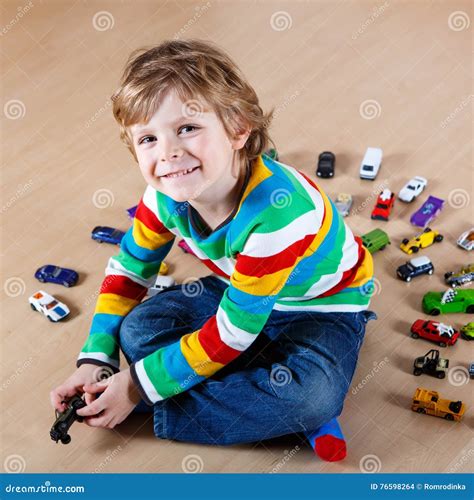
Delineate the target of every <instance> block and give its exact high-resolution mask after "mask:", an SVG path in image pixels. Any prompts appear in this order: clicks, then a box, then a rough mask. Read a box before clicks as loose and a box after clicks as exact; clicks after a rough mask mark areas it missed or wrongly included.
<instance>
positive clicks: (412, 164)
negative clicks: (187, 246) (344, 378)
mask: <svg viewBox="0 0 474 500" xmlns="http://www.w3.org/2000/svg"><path fill="white" fill-rule="evenodd" d="M471 5H472V4H471V2H469V1H468V0H466V1H462V0H451V1H444V2H443V1H441V2H439V1H433V2H431V1H411V2H410V1H408V2H397V1H393V0H387V1H386V2H385V3H383V2H382V0H381V1H380V2H373V1H371V0H370V1H358V2H355V1H353V2H342V1H339V2H338V1H332V0H331V1H329V0H328V1H317V0H309V1H297V2H296V1H294V2H292V1H281V2H280V1H279V2H271V1H269V2H262V1H243V0H240V1H239V0H238V1H234V2H231V1H230V0H229V1H216V0H210V1H209V2H207V3H206V2H205V1H204V0H203V1H202V2H198V1H189V2H186V1H180V2H178V1H175V0H170V1H151V0H138V1H131V0H122V1H118V0H117V1H106V0H101V1H94V0H88V1H81V0H77V1H73V0H51V1H46V0H43V1H40V0H34V1H32V2H30V3H28V2H27V1H26V0H25V1H24V2H20V3H19V2H17V1H12V0H4V1H3V2H2V3H1V4H0V13H1V31H0V34H1V36H0V42H1V52H0V56H1V96H2V107H3V111H4V113H3V116H2V141H1V148H2V149H1V167H2V179H1V185H2V202H1V205H2V208H1V228H2V248H1V251H2V283H3V293H2V314H1V318H2V331H1V341H2V345H1V384H2V385H1V390H0V398H1V399H0V401H1V426H0V427H1V450H2V451H1V457H0V460H1V463H2V464H4V468H5V469H6V470H15V469H17V470H25V471H26V472H92V471H98V472H181V471H183V470H184V471H189V470H202V471H204V472H272V471H278V472H282V473H287V472H307V473H313V472H359V471H368V472H370V471H381V472H402V471H404V472H422V471H425V472H448V471H455V472H467V471H468V470H469V469H470V468H471V467H472V450H473V441H472V438H473V434H472V429H473V423H474V409H473V405H472V397H471V401H470V404H469V406H470V408H468V411H467V414H466V416H465V418H464V420H463V422H461V423H451V422H447V421H445V420H442V419H437V418H434V417H429V416H424V415H418V414H416V413H413V412H412V411H411V410H410V399H411V397H412V395H413V392H414V390H415V389H416V387H417V386H423V387H426V388H430V389H435V390H439V391H440V392H441V395H442V397H448V398H452V399H463V400H465V401H468V400H469V396H472V382H471V383H470V384H469V385H468V384H467V382H466V379H465V375H464V373H465V368H466V367H467V366H468V363H470V362H472V361H474V356H473V351H472V345H469V344H468V343H467V342H466V341H464V340H462V341H459V342H458V343H457V345H455V346H454V347H451V348H446V349H442V353H443V355H445V356H446V357H448V358H449V359H450V365H451V367H454V368H455V370H457V373H454V375H457V376H456V377H455V376H452V377H450V379H449V380H448V378H447V379H445V380H438V379H435V378H432V377H428V376H426V375H424V376H421V377H419V378H415V377H414V376H413V375H412V373H411V369H412V363H413V359H414V357H416V356H420V355H422V354H424V353H425V352H427V351H428V350H429V349H431V348H433V347H436V346H434V345H431V344H429V343H427V342H425V341H423V340H418V341H416V340H413V339H411V338H410V336H409V333H408V332H409V326H410V324H411V322H413V321H414V320H415V319H417V318H420V317H425V316H424V315H423V313H422V312H421V298H422V296H423V294H424V293H425V292H427V291H429V290H444V289H445V285H444V281H443V274H444V272H446V271H448V270H455V269H457V268H459V267H460V266H461V265H463V264H467V263H469V260H472V256H471V255H469V254H468V253H467V252H466V251H464V250H462V249H460V248H458V247H457V246H456V243H455V242H456V239H457V237H458V236H459V234H460V233H461V232H463V231H465V230H466V229H468V228H469V227H471V226H472V225H473V224H472V223H473V216H472V215H473V213H472V207H473V205H472V199H471V198H472V183H473V170H472V59H471V57H472V53H471V37H472V24H473V23H474V19H473V12H472V7H471ZM174 36H178V37H200V38H205V39H210V40H213V41H215V42H217V43H219V44H220V45H221V46H222V47H223V48H224V49H226V50H227V51H229V53H230V54H231V55H232V56H233V57H234V58H235V59H236V61H237V62H238V64H239V65H240V66H241V67H242V69H243V70H244V72H245V73H246V75H247V76H248V78H249V79H250V81H251V82H252V83H253V85H254V86H255V88H256V90H257V92H258V94H259V95H260V98H261V102H262V105H263V107H264V108H265V109H268V108H270V107H272V106H273V107H275V120H274V124H273V126H272V129H271V132H272V135H273V137H274V139H275V141H276V144H277V146H278V149H279V151H280V153H281V159H282V161H283V162H285V163H287V164H289V165H292V166H295V167H297V168H299V169H301V170H303V171H304V172H306V173H307V174H309V175H310V176H312V177H313V178H315V177H314V173H315V172H314V170H315V163H316V158H317V155H318V154H319V153H320V152H321V151H323V150H331V151H334V152H335V153H336V155H337V163H336V175H335V178H334V179H331V180H321V181H320V183H321V185H322V187H323V188H324V189H325V190H326V191H327V192H328V194H329V195H331V196H335V195H336V194H337V192H339V191H345V192H350V193H352V194H353V196H354V198H355V202H354V212H355V213H354V214H352V215H351V216H350V217H349V218H348V219H347V221H348V223H349V225H350V227H351V228H352V229H353V231H354V232H355V233H356V234H363V233H365V232H367V231H368V230H370V229H372V228H374V227H381V228H383V229H384V230H386V231H387V232H388V233H389V235H390V237H391V240H392V245H391V246H390V247H388V248H387V249H386V250H385V251H383V252H379V253H378V254H376V255H375V267H376V295H375V297H374V299H373V302H372V309H374V310H375V311H376V312H377V314H378V316H379V319H378V321H376V322H371V323H370V324H369V327H368V331H367V336H366V341H365V344H364V347H363V349H362V353H361V358H360V363H359V366H358V369H357V372H356V374H355V377H354V381H353V386H352V388H351V390H350V392H349V394H348V397H347V401H346V405H345V408H344V412H343V414H342V417H341V422H342V425H343V428H344V431H345V435H346V438H347V441H348V447H349V454H348V457H347V459H346V460H345V461H344V462H343V463H337V464H328V463H323V462H321V461H319V460H318V459H317V458H316V457H314V456H313V454H312V451H311V450H310V449H309V448H308V447H307V446H306V445H305V443H304V442H302V440H301V439H300V437H299V436H297V435H293V436H285V437H282V438H279V439H276V440H272V441H270V442H263V443H258V444H255V445H245V446H244V445H242V446H234V447H229V448H224V447H210V446H197V445H190V444H185V443H176V442H168V441H163V440H158V439H156V438H155V437H154V435H153V430H152V421H151V418H150V417H149V416H144V415H136V416H133V417H132V418H130V419H129V421H127V422H126V423H124V424H122V425H120V426H119V427H117V428H116V429H114V430H113V431H110V430H104V429H91V428H89V427H86V426H83V425H79V424H76V425H74V426H73V428H72V439H73V440H72V443H71V444H70V445H68V446H62V445H60V444H58V445H54V443H52V442H51V440H50V438H49V429H50V427H51V424H52V422H53V416H54V415H53V411H52V409H51V407H50V403H49V397H48V394H49V391H50V389H51V388H53V387H54V386H56V385H57V384H59V383H61V382H63V381H64V380H65V378H66V377H67V376H68V375H70V373H71V372H72V371H73V370H74V363H75V359H76V356H77V354H78V352H79V350H80V348H81V346H82V344H83V342H84V339H85V338H86V336H87V333H88V329H89V325H90V321H91V317H92V313H93V309H94V304H95V299H96V296H97V289H98V287H99V285H100V283H101V281H102V279H103V275H104V267H105V264H106V262H107V259H108V258H109V256H111V255H112V254H114V253H115V252H116V251H117V248H116V247H112V246H110V245H98V244H97V243H95V242H94V241H92V240H91V239H90V231H91V229H92V228H93V227H94V226H95V225H110V226H115V227H118V228H121V229H123V230H126V229H127V227H128V226H129V221H128V219H127V217H126V213H125V209H126V208H128V207H130V206H132V205H134V204H136V202H137V201H138V199H139V198H140V196H141V194H142V192H143V190H144V187H145V186H144V181H143V180H142V178H141V176H140V173H139V170H138V167H137V165H136V164H134V162H133V159H132V157H131V156H130V154H129V153H128V151H127V150H126V149H125V147H124V146H123V145H122V144H121V143H120V141H119V138H118V128H117V127H116V125H115V123H114V121H113V117H112V113H111V109H110V103H109V96H110V95H111V93H112V91H113V90H114V88H115V86H116V85H117V83H118V80H119V77H120V75H121V70H122V67H123V65H124V63H125V60H126V58H127V56H128V54H129V53H130V52H131V50H133V49H135V48H137V47H141V46H143V45H150V44H156V43H158V42H160V41H161V40H163V39H165V38H171V37H174ZM368 146H375V147H381V148H382V149H383V151H384V161H383V166H382V168H381V171H380V174H379V177H378V178H377V180H376V181H375V182H374V183H371V182H370V181H362V180H360V179H359V178H358V167H359V164H360V161H361V159H362V155H363V153H364V151H365V149H366V148H367V147H368ZM414 175H423V176H425V177H427V178H428V180H429V186H428V189H427V191H426V192H425V193H424V194H423V195H422V196H421V198H420V199H419V200H417V201H416V202H415V203H414V204H412V205H404V204H402V203H401V202H399V201H397V202H396V205H395V209H394V213H393V217H392V219H391V220H390V221H389V222H386V223H384V222H374V221H372V220H371V219H370V211H371V209H372V207H373V205H374V202H375V199H376V196H377V193H378V191H379V189H380V185H381V183H383V182H384V181H385V180H386V182H387V185H388V187H390V188H391V189H392V190H394V191H398V190H399V189H400V188H401V187H402V186H403V184H404V183H405V182H406V181H407V180H408V179H409V178H410V177H412V176H414ZM427 194H433V195H435V196H439V197H441V198H443V199H445V200H446V204H445V208H444V210H443V212H442V213H441V215H440V216H439V217H438V219H437V220H436V222H435V223H434V224H433V227H434V228H436V229H438V230H440V231H441V232H442V233H443V234H444V236H445V239H444V241H443V242H442V243H440V244H436V245H434V246H433V247H431V248H428V249H426V250H424V251H423V252H422V254H423V255H427V256H429V257H430V258H431V259H432V261H433V263H434V265H435V267H436V273H435V274H434V275H433V276H430V277H428V276H425V277H421V278H418V279H416V280H415V281H414V282H412V283H411V284H405V283H402V282H401V281H399V280H397V279H396V278H395V274H394V273H395V269H396V267H397V266H398V265H400V264H402V263H403V262H404V261H405V260H406V258H407V256H406V255H405V254H404V253H403V252H402V251H401V250H400V249H399V248H398V245H399V243H400V241H401V239H402V238H404V237H408V236H412V235H414V234H415V233H416V229H415V228H414V227H413V226H411V225H410V223H409V216H410V214H411V213H412V212H413V211H414V210H415V209H416V208H418V207H419V206H420V205H421V203H422V202H423V201H424V199H426V196H427ZM167 261H168V262H169V263H170V264H171V273H172V275H173V276H174V277H175V278H176V279H177V280H178V281H180V280H183V279H185V278H189V277H190V276H192V277H196V278H197V277H199V276H204V275H206V274H208V272H206V269H205V268H204V267H203V266H202V265H201V264H200V263H199V262H197V261H196V260H195V259H194V258H193V257H192V256H189V255H185V254H183V253H182V252H181V251H180V250H179V249H176V248H174V249H173V250H172V252H171V254H170V255H169V258H168V259H167ZM46 263H53V264H56V265H61V266H65V267H73V268H75V269H77V271H78V272H79V273H80V276H81V278H80V281H79V283H78V285H77V286H76V287H74V288H72V289H65V288H63V287H61V286H58V285H53V284H45V285H40V284H39V283H38V282H37V281H36V280H35V279H34V277H33V273H34V271H35V270H36V268H37V267H39V266H40V265H43V264H46ZM39 288H43V289H45V290H46V291H48V292H51V293H53V294H54V295H56V296H57V298H59V299H60V300H63V301H65V302H66V303H67V304H69V305H70V307H71V310H72V315H71V319H70V320H69V321H67V322H65V323H62V324H56V325H53V324H50V323H49V322H48V321H47V320H46V319H45V318H43V317H41V316H40V315H39V314H34V313H33V312H32V311H31V310H30V308H29V306H28V297H29V295H31V294H32V293H34V292H35V291H36V290H38V289H39ZM442 319H443V321H445V322H448V323H450V324H453V325H454V326H455V327H456V328H459V327H461V326H462V325H463V324H465V323H466V322H467V321H468V320H469V319H471V320H472V316H471V318H469V317H468V315H467V314H464V315H463V314H456V315H454V314H453V315H449V316H447V317H443V318H442Z"/></svg>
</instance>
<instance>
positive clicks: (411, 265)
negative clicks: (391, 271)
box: [397, 256, 434, 283]
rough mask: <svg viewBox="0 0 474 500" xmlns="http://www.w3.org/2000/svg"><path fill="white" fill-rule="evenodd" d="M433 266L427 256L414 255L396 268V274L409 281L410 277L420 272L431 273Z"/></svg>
mask: <svg viewBox="0 0 474 500" xmlns="http://www.w3.org/2000/svg"><path fill="white" fill-rule="evenodd" d="M433 272H434V266H433V264H432V263H431V260H430V259H428V257H424V256H423V257H415V258H413V259H410V260H408V261H407V262H406V263H405V264H403V265H401V266H400V267H398V268H397V276H398V277H399V278H400V279H401V280H403V281H406V282H407V283H409V282H410V281H411V280H412V278H415V277H416V276H420V275H422V274H433Z"/></svg>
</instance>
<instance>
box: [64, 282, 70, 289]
mask: <svg viewBox="0 0 474 500" xmlns="http://www.w3.org/2000/svg"><path fill="white" fill-rule="evenodd" d="M63 285H64V286H65V287H66V288H69V287H70V286H71V285H70V284H69V283H68V282H67V281H63Z"/></svg>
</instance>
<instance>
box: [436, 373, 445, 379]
mask: <svg viewBox="0 0 474 500" xmlns="http://www.w3.org/2000/svg"><path fill="white" fill-rule="evenodd" d="M436 376H437V377H438V378H444V377H446V373H444V372H439V373H437V374H436Z"/></svg>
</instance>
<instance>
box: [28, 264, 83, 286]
mask: <svg viewBox="0 0 474 500" xmlns="http://www.w3.org/2000/svg"><path fill="white" fill-rule="evenodd" d="M35 278H36V279H37V280H38V281H41V283H45V282H47V283H57V284H58V285H64V286H66V287H68V288H69V287H70V286H74V285H75V284H76V283H77V280H78V279H79V275H78V274H77V272H76V271H74V270H72V269H66V268H64V267H59V266H53V265H51V264H48V265H46V266H42V267H39V268H38V269H37V270H36V273H35Z"/></svg>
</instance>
